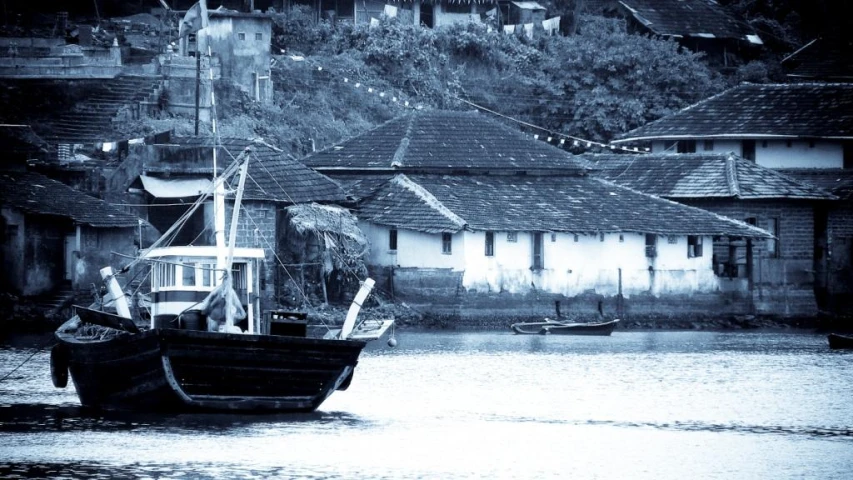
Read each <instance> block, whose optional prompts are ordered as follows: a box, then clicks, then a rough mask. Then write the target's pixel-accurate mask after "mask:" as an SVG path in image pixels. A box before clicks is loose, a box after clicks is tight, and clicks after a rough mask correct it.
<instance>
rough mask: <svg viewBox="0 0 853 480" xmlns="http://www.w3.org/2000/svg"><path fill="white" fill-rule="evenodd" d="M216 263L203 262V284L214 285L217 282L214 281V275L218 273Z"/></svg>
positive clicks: (205, 285) (206, 285)
mask: <svg viewBox="0 0 853 480" xmlns="http://www.w3.org/2000/svg"><path fill="white" fill-rule="evenodd" d="M215 269H216V264H214V263H202V264H201V285H202V286H203V287H212V286H213V284H214V283H215V282H214V281H213V277H214V275H216V270H215Z"/></svg>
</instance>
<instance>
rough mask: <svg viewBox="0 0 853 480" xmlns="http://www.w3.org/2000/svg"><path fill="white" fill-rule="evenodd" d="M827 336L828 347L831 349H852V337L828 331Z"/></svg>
mask: <svg viewBox="0 0 853 480" xmlns="http://www.w3.org/2000/svg"><path fill="white" fill-rule="evenodd" d="M827 338H828V340H829V348H831V349H833V350H841V349H848V348H850V349H853V337H848V336H846V335H838V334H836V333H830V334H829V335H828V337H827Z"/></svg>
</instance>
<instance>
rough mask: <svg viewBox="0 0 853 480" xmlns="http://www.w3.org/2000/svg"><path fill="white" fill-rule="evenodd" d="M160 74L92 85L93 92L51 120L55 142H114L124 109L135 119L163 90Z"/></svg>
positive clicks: (52, 138)
mask: <svg viewBox="0 0 853 480" xmlns="http://www.w3.org/2000/svg"><path fill="white" fill-rule="evenodd" d="M162 84H163V78H162V77H160V76H129V75H121V76H118V77H115V78H113V79H109V80H103V81H99V82H97V84H94V85H93V88H92V92H91V94H90V95H88V96H87V97H86V99H85V100H84V101H82V102H79V103H78V104H77V105H75V106H74V108H73V109H72V110H70V111H67V112H64V113H62V114H60V115H59V116H58V117H57V118H56V120H54V121H53V122H52V123H53V125H52V127H53V128H52V130H53V132H52V133H53V134H52V135H50V136H49V137H48V138H50V139H51V140H53V141H54V142H56V143H77V142H88V141H92V142H104V141H115V140H118V139H119V138H114V137H116V133H115V128H114V121H116V117H117V116H118V113H119V111H120V110H121V109H122V108H128V109H129V111H130V115H131V116H132V118H134V119H136V118H139V117H140V116H141V111H140V104H141V102H144V101H150V99H151V98H152V95H153V96H156V94H157V93H158V92H159V91H160V90H161V89H162Z"/></svg>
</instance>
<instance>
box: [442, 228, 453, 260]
mask: <svg viewBox="0 0 853 480" xmlns="http://www.w3.org/2000/svg"><path fill="white" fill-rule="evenodd" d="M441 253H443V254H445V255H450V254H451V253H453V235H452V234H450V233H442V234H441Z"/></svg>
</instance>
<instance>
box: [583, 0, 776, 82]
mask: <svg viewBox="0 0 853 480" xmlns="http://www.w3.org/2000/svg"><path fill="white" fill-rule="evenodd" d="M584 8H585V10H586V11H589V12H590V13H594V14H599V15H601V14H605V15H618V16H621V17H623V18H625V19H627V20H628V28H629V29H630V30H632V31H635V32H638V33H645V34H651V35H657V36H661V37H666V38H673V39H675V40H677V41H678V42H679V44H681V45H682V46H684V47H686V48H689V49H690V50H693V51H699V52H704V53H706V54H707V55H708V58H709V60H710V61H712V62H714V63H716V64H720V65H722V66H724V67H728V66H733V61H734V60H736V59H737V58H739V57H749V56H751V55H752V54H753V52H754V50H755V49H756V47H760V46H761V45H763V43H764V42H762V40H761V37H759V35H758V32H757V31H756V30H755V29H753V28H752V27H750V26H749V24H748V23H746V22H745V21H744V20H742V19H738V18H737V16H736V15H735V14H734V13H733V12H731V11H729V10H727V9H726V7H725V6H723V5H720V4H719V3H718V2H716V1H714V0H622V1H618V2H616V1H611V0H605V1H601V0H593V1H590V2H589V5H586V6H585V7H584Z"/></svg>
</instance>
